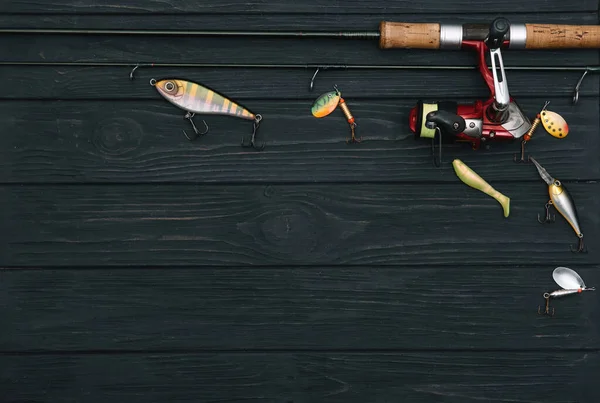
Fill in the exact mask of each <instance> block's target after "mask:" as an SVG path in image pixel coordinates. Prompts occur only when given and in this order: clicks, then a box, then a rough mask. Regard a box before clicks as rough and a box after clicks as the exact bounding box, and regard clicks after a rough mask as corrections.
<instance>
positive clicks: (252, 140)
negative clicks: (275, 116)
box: [242, 115, 265, 151]
mask: <svg viewBox="0 0 600 403" xmlns="http://www.w3.org/2000/svg"><path fill="white" fill-rule="evenodd" d="M261 120H262V115H256V119H254V124H253V125H252V137H250V143H246V139H245V138H242V147H252V148H254V149H255V150H257V151H262V150H263V149H264V148H265V144H264V143H263V144H261V145H260V146H259V147H257V146H256V132H257V130H258V127H259V126H260V121H261Z"/></svg>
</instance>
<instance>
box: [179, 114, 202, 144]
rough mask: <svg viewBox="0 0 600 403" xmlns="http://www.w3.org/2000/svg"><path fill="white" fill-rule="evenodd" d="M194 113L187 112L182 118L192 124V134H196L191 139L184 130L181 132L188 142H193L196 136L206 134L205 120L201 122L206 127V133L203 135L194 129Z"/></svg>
mask: <svg viewBox="0 0 600 403" xmlns="http://www.w3.org/2000/svg"><path fill="white" fill-rule="evenodd" d="M194 115H195V113H191V112H187V113H186V114H185V116H184V117H183V118H184V119H187V120H189V121H190V123H191V124H192V128H193V129H194V133H195V134H196V135H195V136H194V137H193V138H191V137H190V136H188V134H187V133H186V132H185V130H184V131H183V134H185V137H187V139H188V140H189V141H193V140H196V139H197V138H198V136H203V135H205V134H206V133H208V124H207V123H206V121H205V120H202V122H203V123H204V126H206V131H205V132H204V133H200V132H199V131H198V128H197V127H196V125H195V124H194V121H193V120H192V118H193V117H194Z"/></svg>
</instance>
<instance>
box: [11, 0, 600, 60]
mask: <svg viewBox="0 0 600 403" xmlns="http://www.w3.org/2000/svg"><path fill="white" fill-rule="evenodd" d="M536 3H537V0H536V1H534V2H528V3H525V4H523V6H524V7H525V8H523V7H520V8H519V10H520V11H517V12H515V10H507V11H505V12H503V13H502V17H504V18H507V19H508V20H509V21H510V22H511V23H512V24H517V23H546V24H573V25H575V24H577V25H596V24H597V23H598V11H597V10H596V9H594V10H589V11H577V10H574V9H573V8H571V9H569V10H568V12H559V13H557V12H552V11H548V12H546V11H544V10H543V8H541V7H539V4H536ZM305 4H306V3H305ZM454 4H456V3H454ZM545 4H547V3H545ZM581 4H582V3H578V4H577V6H578V5H581ZM195 6H196V7H197V6H198V5H195ZM553 6H556V7H561V6H564V4H563V3H560V2H556V3H554V4H553ZM530 7H531V9H530ZM386 8H387V7H386ZM381 10H382V8H378V9H372V10H371V12H369V13H368V14H365V13H362V14H355V13H352V14H345V15H344V16H343V17H337V16H336V15H331V14H328V13H323V12H322V9H321V10H316V11H317V13H316V14H315V13H302V14H294V13H283V14H281V13H274V14H271V13H257V14H253V13H243V14H242V13H240V14H237V13H233V14H231V13H222V14H221V13H220V15H218V16H215V15H214V14H212V13H204V12H203V13H197V14H196V13H186V14H185V18H182V15H181V14H177V13H175V14H164V13H162V14H158V13H151V14H148V13H139V14H138V13H125V14H114V13H113V14H110V15H106V14H81V13H78V14H50V15H48V14H39V13H38V14H33V15H32V14H3V13H0V26H2V27H3V28H18V29H21V28H34V29H35V28H59V29H64V28H65V27H67V28H72V29H159V30H183V31H186V30H198V29H202V30H210V31H212V30H241V29H243V30H251V31H257V30H261V31H262V30H269V31H296V30H299V31H308V30H319V31H343V30H357V31H377V30H378V29H379V23H380V22H381V21H406V22H437V23H446V24H455V23H457V21H458V22H460V23H461V24H465V23H483V24H486V23H491V21H493V19H494V18H496V17H497V16H496V15H491V14H490V13H487V12H485V11H484V12H483V13H478V12H474V11H472V7H471V9H469V12H468V13H462V14H460V16H457V14H455V13H450V14H443V13H437V12H436V13H431V14H422V13H418V12H409V13H398V12H390V11H389V10H385V11H381ZM336 14H337V13H336ZM31 45H33V43H32V44H31ZM8 56H9V55H8ZM65 56H68V55H65Z"/></svg>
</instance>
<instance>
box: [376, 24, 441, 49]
mask: <svg viewBox="0 0 600 403" xmlns="http://www.w3.org/2000/svg"><path fill="white" fill-rule="evenodd" d="M379 33H380V37H379V47H380V48H382V49H392V48H404V49H411V48H412V49H439V47H440V24H437V23H408V22H387V21H382V22H381V23H380V24H379Z"/></svg>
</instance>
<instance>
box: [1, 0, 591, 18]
mask: <svg viewBox="0 0 600 403" xmlns="http://www.w3.org/2000/svg"><path fill="white" fill-rule="evenodd" d="M597 9H598V3H597V2H595V1H592V0H582V1H578V2H574V3H573V4H570V3H564V2H561V1H558V0H555V1H551V2H548V1H543V0H533V1H530V2H528V3H523V2H521V1H518V0H505V1H502V2H499V1H492V0H485V1H480V2H477V3H473V2H470V1H468V0H459V1H453V2H451V3H449V2H441V1H438V0H427V1H420V2H414V1H409V0H389V1H387V2H386V3H385V10H386V12H388V13H406V14H409V13H421V14H442V13H444V12H446V13H460V12H473V13H498V12H513V13H514V12H515V10H523V11H537V10H540V11H545V12H549V11H553V12H559V11H562V12H570V11H597ZM0 12H1V13H21V14H50V13H62V14H90V13H96V14H99V13H101V14H128V13H141V14H143V13H150V12H151V13H165V14H186V15H187V14H205V13H213V14H223V13H228V14H229V13H231V14H257V13H309V14H352V13H380V12H381V10H380V9H379V7H377V5H374V4H371V3H365V2H362V1H358V0H345V1H343V2H339V1H326V0H313V1H305V2H294V1H279V2H277V3H273V2H268V1H254V2H248V1H239V0H238V1H229V2H227V4H221V3H216V2H203V3H198V2H197V1H193V0H169V1H164V0H146V1H142V0H129V1H127V3H124V2H123V1H115V0H112V1H105V2H103V3H102V4H98V3H97V2H94V1H92V0H76V1H75V0H53V1H52V3H48V2H44V1H42V0H16V1H12V2H10V3H5V4H1V5H0Z"/></svg>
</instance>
